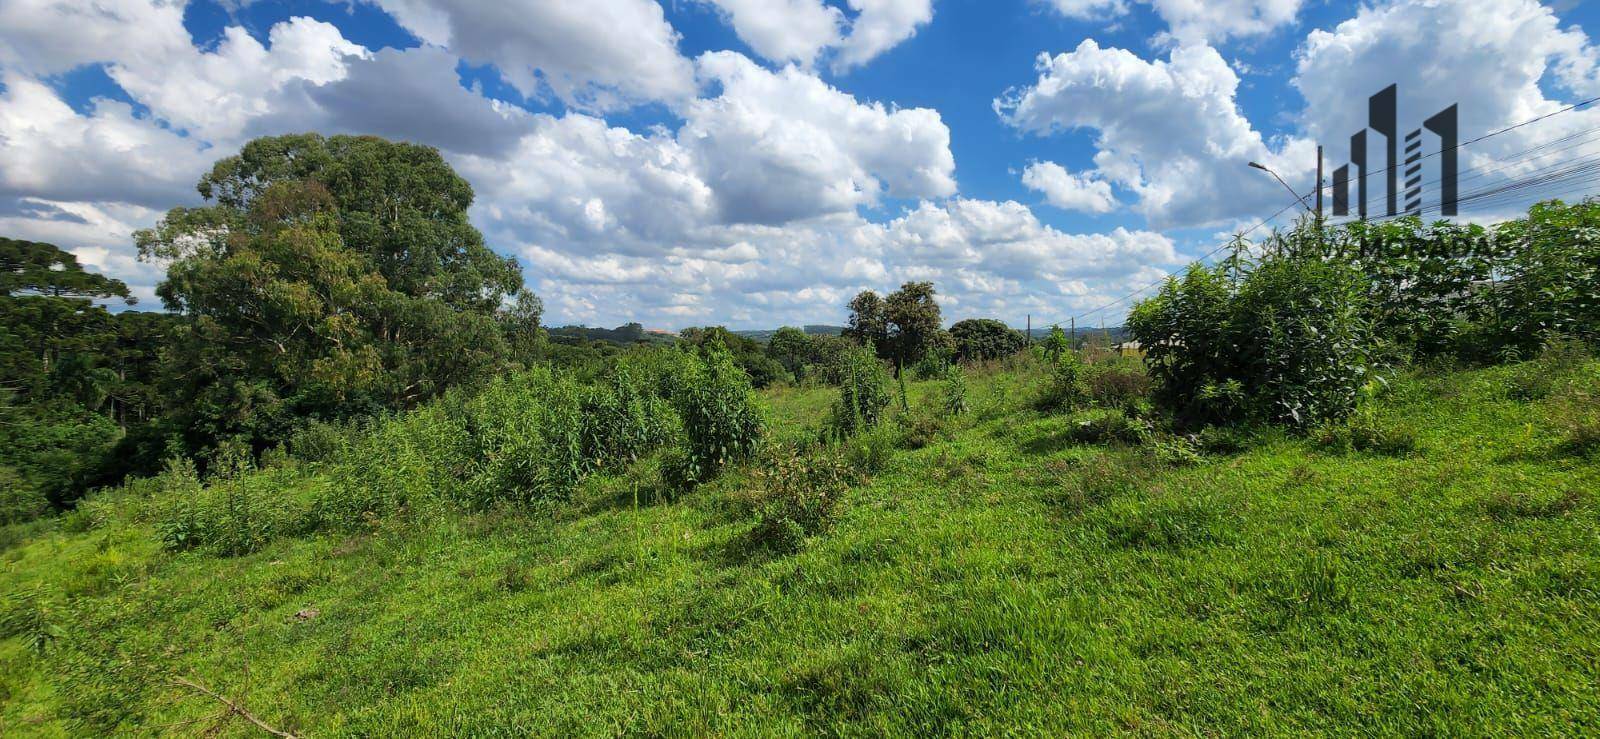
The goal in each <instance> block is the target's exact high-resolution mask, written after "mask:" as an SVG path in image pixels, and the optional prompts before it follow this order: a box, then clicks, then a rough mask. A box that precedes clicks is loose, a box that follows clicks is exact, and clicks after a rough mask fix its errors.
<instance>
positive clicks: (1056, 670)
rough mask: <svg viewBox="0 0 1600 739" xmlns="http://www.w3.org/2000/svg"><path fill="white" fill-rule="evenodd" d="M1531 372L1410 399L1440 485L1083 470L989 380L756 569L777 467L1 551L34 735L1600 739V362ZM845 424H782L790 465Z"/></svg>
mask: <svg viewBox="0 0 1600 739" xmlns="http://www.w3.org/2000/svg"><path fill="white" fill-rule="evenodd" d="M1529 367H1530V366H1521V367H1519V366H1511V367H1500V368H1494V369H1487V370H1474V371H1465V372H1448V373H1446V372H1440V373H1435V374H1426V375H1424V374H1418V375H1410V376H1406V377H1402V378H1399V379H1398V380H1396V381H1395V383H1394V384H1393V385H1392V386H1391V387H1390V390H1389V391H1388V392H1387V393H1384V394H1383V395H1382V396H1381V397H1380V398H1379V399H1378V400H1377V401H1375V404H1374V406H1373V407H1374V409H1375V413H1376V416H1375V418H1376V421H1377V423H1380V424H1383V425H1384V426H1385V427H1387V428H1403V429H1410V430H1412V431H1414V432H1415V440H1416V449H1415V450H1414V451H1411V452H1410V453H1401V454H1396V455H1385V454H1375V453H1366V452H1348V453H1342V452H1338V451H1334V450H1332V449H1330V448H1327V447H1324V446H1321V445H1318V444H1316V443H1314V442H1313V441H1311V440H1308V439H1303V438H1298V437H1292V436H1288V435H1285V434H1273V433H1267V434H1263V435H1261V436H1260V437H1258V438H1255V439H1254V440H1253V441H1252V442H1251V443H1250V444H1248V445H1247V448H1246V449H1244V450H1242V451H1239V452H1236V453H1233V454H1224V453H1212V454H1209V455H1207V456H1206V458H1205V459H1204V460H1203V461H1202V462H1200V463H1198V464H1192V465H1186V466H1172V465H1168V464H1158V463H1156V462H1155V461H1153V460H1152V458H1151V455H1150V454H1148V453H1146V452H1145V451H1144V450H1141V449H1138V448H1121V447H1108V446H1103V445H1093V444H1079V443H1074V442H1072V441H1070V439H1071V438H1072V433H1071V432H1072V431H1073V428H1072V427H1073V426H1074V425H1075V423H1076V420H1075V419H1074V418H1073V417H1071V416H1067V415H1053V414H1046V413H1041V412H1039V411H1035V410H1032V408H1031V403H1030V400H1031V393H1032V388H1033V387H1034V385H1036V384H1037V377H1035V376H1033V375H1031V374H1029V373H1028V372H1027V371H1013V370H1006V369H1004V368H989V369H986V370H982V371H978V372H974V373H973V374H972V375H971V376H970V379H969V382H970V383H971V388H972V390H971V393H972V395H971V399H972V406H973V408H972V410H971V412H970V413H968V414H967V415H966V416H963V417H961V418H959V419H956V420H953V421H950V422H947V423H945V424H944V426H943V428H942V429H939V430H937V431H935V432H931V433H929V434H925V436H927V437H928V438H924V439H921V440H919V442H918V444H910V445H907V444H899V445H898V446H899V447H900V448H897V449H896V450H895V451H893V453H892V454H890V455H888V456H887V458H886V459H883V460H882V469H881V470H879V471H877V472H876V473H875V474H873V475H872V476H871V478H870V480H868V481H866V482H863V483H862V484H859V485H856V486H854V487H853V488H852V489H851V490H850V491H849V493H848V495H847V496H846V497H845V499H844V501H843V503H842V506H841V508H840V510H839V514H838V517H837V520H836V521H835V522H834V524H833V525H832V527H831V529H829V530H828V531H826V532H825V533H822V534H820V535H818V536H816V537H814V538H813V539H811V540H810V541H809V542H808V544H807V546H806V547H805V548H804V549H803V551H800V552H799V553H796V554H792V555H786V556H780V555H774V554H767V553H761V552H759V551H752V550H751V549H750V548H749V547H747V546H744V545H743V543H744V542H745V540H746V532H747V531H748V530H749V529H750V527H751V523H750V521H749V519H748V517H747V516H743V515H741V514H740V512H739V511H738V508H737V506H736V505H734V504H733V503H732V501H733V500H735V499H736V498H737V497H738V495H737V493H738V491H740V490H741V489H742V488H743V487H745V486H748V485H750V484H752V483H751V479H752V478H751V475H750V472H749V470H735V471H733V472H731V473H729V474H726V475H724V476H723V477H722V478H720V479H718V480H716V481H714V482H713V483H711V484H708V485H704V486H702V487H700V488H699V489H697V490H695V491H694V492H692V493H690V494H688V495H685V496H681V497H678V498H676V499H673V500H670V501H669V500H664V499H662V496H660V495H659V493H658V492H657V486H655V485H653V484H652V483H651V482H650V480H651V479H652V469H651V464H650V463H649V462H646V463H643V464H641V465H640V466H639V468H637V469H634V470H630V471H627V472H624V473H621V474H617V475H613V476H605V477H597V478H591V479H590V480H588V481H587V482H586V483H585V484H584V487H583V488H582V490H581V494H580V495H579V496H578V498H577V500H575V501H574V502H573V503H571V504H566V505H560V506H551V507H549V508H548V509H538V510H527V509H505V510H495V511H490V512H486V513H475V514H467V513H459V512H451V511H430V512H422V511H414V512H412V513H411V514H409V515H407V516H403V517H398V518H392V519H385V520H378V521H374V522H373V524H372V525H371V526H370V529H369V530H367V531H363V532H357V533H353V534H352V533H317V534H311V535H308V536H302V537H290V538H283V539H279V540H276V541H274V542H273V543H272V544H270V545H269V546H267V547H266V548H265V549H264V550H262V551H259V552H256V553H254V554H250V555H246V556H240V557H220V556H216V555H214V554H209V553H203V552H185V553H177V554H173V553H168V552H166V551H165V550H163V549H162V547H161V544H160V541H159V538H158V536H157V534H156V532H155V530H154V528H153V525H152V522H151V515H150V513H149V511H150V510H151V509H152V507H153V506H154V505H155V503H156V502H157V501H152V500H146V499H143V498H140V497H139V496H137V495H135V494H133V493H131V492H124V493H120V494H112V495H110V496H107V497H104V498H102V499H100V500H97V501H94V502H92V503H90V504H88V505H86V506H84V507H83V508H82V509H81V510H80V511H79V512H76V513H73V514H70V515H68V516H65V517H61V518H57V519H52V520H47V521H44V522H36V523H34V524H30V525H26V526H19V527H11V528H9V529H6V530H3V533H0V545H3V547H4V548H3V550H0V592H3V593H4V594H5V598H6V600H5V603H4V604H3V606H0V607H3V608H4V609H5V610H4V612H3V614H0V615H3V617H4V627H5V628H4V631H3V632H0V633H3V634H4V635H5V638H4V639H3V640H0V665H4V669H3V670H0V734H3V735H5V736H34V735H39V736H59V735H80V734H119V735H127V734H135V735H167V734H172V733H199V732H202V731H206V730H208V729H211V728H216V727H219V726H220V729H221V731H222V733H224V734H227V735H239V736H250V735H260V731H259V730H258V729H257V728H255V727H254V726H252V725H250V724H248V723H247V722H245V721H244V720H243V719H241V718H239V717H231V718H229V717H226V716H225V715H221V716H219V709H221V708H222V704H221V703H219V702H217V701H215V700H213V699H212V698H209V697H206V696H204V695H201V694H199V693H197V692H196V691H194V690H192V689H189V688H183V687H178V686H174V685H173V683H172V681H173V679H175V678H178V677H185V678H188V679H191V680H193V681H196V682H198V683H200V684H203V685H205V686H207V687H209V688H211V689H212V690H214V691H215V692H216V693H218V694H220V695H223V696H226V697H228V698H229V699H231V700H234V701H236V702H238V703H239V704H241V705H242V706H243V707H245V708H246V709H247V710H248V711H249V712H250V713H251V714H252V715H254V716H256V717H258V718H259V719H261V720H262V721H264V722H265V723H267V724H269V725H272V726H274V727H277V728H279V729H283V730H286V731H292V732H294V733H295V734H297V735H303V736H331V735H343V734H354V735H375V736H388V735H435V734H442V733H458V734H471V735H494V734H504V735H525V734H541V735H561V736H567V735H612V734H662V735H704V734H717V735H762V736H768V735H803V734H813V733H822V734H849V735H862V734H869V735H877V734H924V735H925V734H944V733H963V734H1000V733H1007V734H1030V735H1060V734H1064V733H1069V732H1071V733H1093V734H1104V733H1124V732H1126V733H1150V734H1184V735H1187V734H1241V733H1274V734H1276V733H1292V734H1302V733H1313V734H1321V733H1332V734H1346V735H1347V734H1358V733H1359V734H1406V735H1418V734H1450V735H1458V734H1527V735H1548V734H1593V733H1596V732H1600V504H1597V501H1596V497H1595V496H1596V491H1597V490H1600V464H1597V463H1596V462H1595V461H1594V460H1595V457H1594V456H1593V454H1590V455H1589V456H1584V454H1583V453H1581V452H1580V451H1578V450H1574V449H1572V448H1570V444H1568V441H1569V435H1570V431H1569V429H1568V428H1567V427H1565V426H1564V425H1563V421H1562V419H1563V418H1564V417H1565V416H1564V414H1568V413H1570V412H1571V409H1570V407H1568V406H1564V405H1562V404H1563V403H1567V404H1570V403H1571V402H1573V400H1572V398H1574V397H1577V398H1580V399H1587V401H1590V402H1592V398H1593V397H1594V396H1593V394H1592V393H1593V391H1594V390H1596V389H1600V374H1597V373H1600V365H1596V364H1594V363H1592V362H1591V363H1588V364H1586V365H1584V366H1582V367H1579V368H1576V369H1573V370H1570V373H1569V375H1563V376H1562V377H1561V378H1558V380H1557V382H1556V384H1557V385H1561V384H1563V383H1566V382H1571V383H1575V384H1576V385H1577V386H1579V387H1583V388H1587V389H1588V391H1589V393H1590V394H1587V395H1585V394H1582V393H1579V394H1577V395H1573V394H1572V393H1562V392H1559V391H1557V392H1555V393H1552V394H1548V395H1544V396H1543V397H1534V399H1531V400H1527V399H1518V397H1517V396H1518V395H1519V394H1518V393H1516V392H1508V390H1507V388H1508V387H1511V388H1515V387H1517V386H1518V383H1519V378H1526V377H1528V376H1529V373H1530V372H1537V371H1539V370H1538V369H1537V368H1534V369H1532V370H1530V368H1529ZM1519 373H1520V374H1519ZM1540 379H1545V378H1540ZM937 389H938V383H936V382H926V383H915V384H913V386H912V388H911V393H910V402H911V405H912V406H913V407H914V408H923V407H927V406H929V405H931V404H933V403H934V402H936V401H935V400H934V395H935V393H936V392H937ZM835 392H836V391H833V390H830V389H826V388H822V389H814V390H812V389H786V390H776V391H770V392H768V393H767V394H765V395H764V396H763V398H764V403H765V404H766V405H767V408H768V413H769V416H770V421H771V424H772V429H773V436H774V437H775V438H776V439H779V440H783V439H786V438H799V437H801V436H803V435H804V434H805V430H806V429H814V428H817V427H819V426H820V425H821V423H822V418H823V416H824V414H825V413H826V412H827V408H828V405H829V403H830V402H831V401H832V398H833V397H834V393H835ZM1523 395H1528V394H1523ZM1535 395H1539V394H1535ZM1580 402H1584V401H1580ZM919 444H920V448H915V449H912V448H905V447H908V446H918V445H919ZM262 474H272V475H276V477H273V478H271V479H273V480H277V481H280V483H281V485H282V486H283V488H284V489H283V494H285V495H297V494H304V493H305V492H306V489H308V488H311V487H314V486H316V485H319V484H322V482H321V481H320V480H319V477H318V475H317V474H316V473H315V471H314V470H311V469H299V468H295V467H292V466H291V467H288V468H284V469H282V470H269V471H268V472H266V473H262ZM164 494H165V493H160V492H158V493H154V495H155V496H156V497H158V498H159V497H160V496H161V495H164Z"/></svg>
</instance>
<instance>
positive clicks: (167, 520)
mask: <svg viewBox="0 0 1600 739" xmlns="http://www.w3.org/2000/svg"><path fill="white" fill-rule="evenodd" d="M295 475H296V473H295V471H293V470H290V469H283V468H279V469H274V470H265V471H261V472H256V473H254V474H251V473H250V471H249V470H248V469H244V468H235V469H234V470H233V473H232V474H231V475H230V476H228V477H224V478H218V479H216V480H215V481H214V482H213V483H212V484H211V485H209V486H205V487H202V486H201V485H200V483H199V481H198V480H197V479H195V478H194V477H193V467H192V466H190V467H184V466H183V464H182V463H178V464H173V465H169V467H168V471H167V472H166V473H163V477H164V478H166V483H167V486H168V490H167V495H168V497H167V500H166V503H165V505H164V506H163V507H162V509H161V510H160V512H159V513H158V515H157V517H156V521H155V528H156V534H157V536H159V537H160V539H161V544H162V546H163V547H165V548H166V549H167V550H169V551H182V550H186V549H196V548H201V549H207V550H210V551H212V552H215V553H217V554H222V555H227V556H238V555H244V554H249V553H251V552H255V551H258V550H260V549H261V548H262V547H264V546H266V545H267V544H268V543H269V542H271V541H272V540H273V539H276V538H278V537H280V536H290V535H294V534H298V533H303V532H304V531H306V530H307V529H308V528H309V527H310V524H311V522H312V521H313V517H312V516H311V510H310V509H309V506H304V505H301V504H300V503H299V501H297V500H295V499H294V498H293V497H292V496H290V495H288V494H286V493H285V489H286V488H287V487H288V486H290V485H291V484H293V482H294V481H295V477H294V476H295Z"/></svg>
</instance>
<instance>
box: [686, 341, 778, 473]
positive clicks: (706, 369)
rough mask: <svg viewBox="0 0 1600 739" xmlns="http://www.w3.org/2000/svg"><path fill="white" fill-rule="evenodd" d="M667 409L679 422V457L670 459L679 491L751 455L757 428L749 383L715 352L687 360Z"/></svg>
mask: <svg viewBox="0 0 1600 739" xmlns="http://www.w3.org/2000/svg"><path fill="white" fill-rule="evenodd" d="M671 397H672V404H673V406H674V407H675V408H676V409H677V412H678V416H679V417H680V418H681V419H682V421H683V454H681V455H674V456H673V458H672V461H673V464H674V468H673V469H672V470H671V473H670V476H671V479H673V480H674V481H676V482H677V483H678V484H680V485H692V484H697V483H700V482H703V481H705V480H709V479H711V478H712V477H714V476H715V475H716V474H717V472H719V471H720V470H721V469H722V467H723V466H724V465H726V464H728V463H729V462H733V461H736V460H740V459H744V458H747V457H749V456H750V455H751V454H753V453H755V451H756V448H757V447H758V446H759V444H760V443H761V438H762V422H761V416H760V413H759V412H758V411H757V410H756V405H755V399H754V398H753V397H752V395H751V392H750V378H749V377H748V376H747V375H746V374H745V373H744V371H743V370H741V369H739V367H738V366H737V365H735V364H734V363H733V358H732V357H731V356H730V355H729V354H728V352H727V351H726V350H724V349H722V348H721V347H720V346H718V345H715V344H712V345H709V346H707V347H702V351H701V352H698V353H695V354H693V355H692V356H691V361H689V362H687V363H685V364H684V365H683V366H682V368H681V371H680V376H678V377H677V378H675V387H674V388H673V391H672V395H671Z"/></svg>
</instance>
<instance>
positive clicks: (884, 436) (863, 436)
mask: <svg viewBox="0 0 1600 739" xmlns="http://www.w3.org/2000/svg"><path fill="white" fill-rule="evenodd" d="M900 441H901V439H900V436H899V434H897V433H895V429H893V428H891V427H887V426H883V427H879V428H875V429H872V430H870V431H865V432H863V433H860V434H857V435H856V436H854V437H852V438H850V439H847V440H845V441H844V442H842V444H843V447H844V456H845V460H846V461H848V462H849V463H850V467H851V468H852V469H855V470H857V471H858V472H860V473H861V474H863V475H875V474H877V473H879V472H882V471H883V470H884V468H886V467H888V466H889V461H890V460H891V459H893V458H894V451H895V448H896V446H897V445H898V444H899V442H900Z"/></svg>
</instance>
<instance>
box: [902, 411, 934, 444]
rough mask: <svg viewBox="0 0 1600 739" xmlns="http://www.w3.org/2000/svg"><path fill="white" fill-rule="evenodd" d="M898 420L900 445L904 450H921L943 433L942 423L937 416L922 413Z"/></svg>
mask: <svg viewBox="0 0 1600 739" xmlns="http://www.w3.org/2000/svg"><path fill="white" fill-rule="evenodd" d="M899 420H900V445H901V446H902V447H904V448H906V449H921V448H923V447H925V446H928V445H929V444H932V443H934V442H935V441H938V440H939V435H940V434H941V433H943V432H944V422H943V421H942V420H940V418H939V416H934V415H928V414H924V413H915V414H906V415H902V416H900V418H899Z"/></svg>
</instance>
